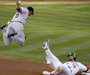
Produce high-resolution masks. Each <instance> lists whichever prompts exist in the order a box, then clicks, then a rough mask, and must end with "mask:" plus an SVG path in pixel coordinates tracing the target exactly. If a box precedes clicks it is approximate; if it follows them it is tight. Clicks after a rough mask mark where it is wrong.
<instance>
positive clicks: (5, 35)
mask: <svg viewBox="0 0 90 75" xmlns="http://www.w3.org/2000/svg"><path fill="white" fill-rule="evenodd" d="M0 29H2V33H3V40H4V44H5V45H10V44H11V42H12V39H11V38H9V37H7V27H6V25H2V26H1V27H0Z"/></svg>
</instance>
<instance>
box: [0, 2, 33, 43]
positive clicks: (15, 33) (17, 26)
mask: <svg viewBox="0 0 90 75" xmlns="http://www.w3.org/2000/svg"><path fill="white" fill-rule="evenodd" d="M20 4H21V2H20V1H17V2H16V10H17V13H16V14H15V15H14V17H13V19H12V20H11V22H10V23H9V24H8V27H6V25H2V26H1V27H0V29H2V32H3V39H4V43H5V45H10V44H11V42H12V40H14V41H15V42H17V43H18V44H20V45H24V42H25V34H24V25H25V23H26V21H27V19H28V17H29V16H31V15H33V13H34V9H33V7H31V6H29V7H27V8H24V7H20Z"/></svg>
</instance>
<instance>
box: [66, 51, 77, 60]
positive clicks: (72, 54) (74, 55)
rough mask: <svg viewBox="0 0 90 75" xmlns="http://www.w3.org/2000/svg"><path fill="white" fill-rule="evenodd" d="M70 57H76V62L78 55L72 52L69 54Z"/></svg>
mask: <svg viewBox="0 0 90 75" xmlns="http://www.w3.org/2000/svg"><path fill="white" fill-rule="evenodd" d="M69 56H73V57H74V60H75V61H76V54H75V53H74V52H70V53H69V54H68V57H69Z"/></svg>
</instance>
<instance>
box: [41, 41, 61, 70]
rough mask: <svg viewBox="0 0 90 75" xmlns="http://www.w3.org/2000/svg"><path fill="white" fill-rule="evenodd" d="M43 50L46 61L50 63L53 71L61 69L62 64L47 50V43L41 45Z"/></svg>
mask: <svg viewBox="0 0 90 75" xmlns="http://www.w3.org/2000/svg"><path fill="white" fill-rule="evenodd" d="M43 49H44V50H45V53H46V55H47V58H46V59H47V61H48V62H49V63H51V64H52V65H53V67H54V69H56V68H57V67H59V66H60V67H61V68H62V63H61V62H60V61H59V59H58V58H57V57H56V56H54V55H53V53H52V52H51V51H50V49H49V41H48V40H46V41H45V42H44V43H43Z"/></svg>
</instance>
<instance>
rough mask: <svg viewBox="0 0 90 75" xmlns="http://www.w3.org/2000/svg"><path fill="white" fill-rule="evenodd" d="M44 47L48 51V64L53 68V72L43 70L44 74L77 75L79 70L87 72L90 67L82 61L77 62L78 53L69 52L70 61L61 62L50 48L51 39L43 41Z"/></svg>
mask: <svg viewBox="0 0 90 75" xmlns="http://www.w3.org/2000/svg"><path fill="white" fill-rule="evenodd" d="M43 49H44V50H45V53H46V60H47V64H49V66H50V68H51V69H52V70H53V71H52V72H48V71H43V74H44V75H75V74H76V73H77V72H79V71H85V72H87V71H88V70H89V68H87V67H86V66H85V65H83V64H81V63H80V62H76V54H75V53H72V52H71V53H69V55H68V60H69V61H68V62H66V63H64V64H63V63H61V61H59V59H58V58H57V57H56V56H54V55H53V54H52V52H51V51H50V49H49V40H46V41H45V42H44V43H43Z"/></svg>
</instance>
